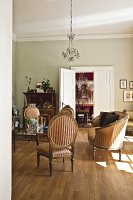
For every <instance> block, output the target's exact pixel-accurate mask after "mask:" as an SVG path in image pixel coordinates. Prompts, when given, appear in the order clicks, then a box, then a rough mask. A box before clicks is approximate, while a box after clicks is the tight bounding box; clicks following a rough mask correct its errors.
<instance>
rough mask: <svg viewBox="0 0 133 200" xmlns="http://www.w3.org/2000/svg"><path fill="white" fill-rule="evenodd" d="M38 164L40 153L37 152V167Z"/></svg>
mask: <svg viewBox="0 0 133 200" xmlns="http://www.w3.org/2000/svg"><path fill="white" fill-rule="evenodd" d="M39 164H40V154H38V153H37V167H39Z"/></svg>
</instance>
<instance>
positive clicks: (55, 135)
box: [36, 113, 78, 176]
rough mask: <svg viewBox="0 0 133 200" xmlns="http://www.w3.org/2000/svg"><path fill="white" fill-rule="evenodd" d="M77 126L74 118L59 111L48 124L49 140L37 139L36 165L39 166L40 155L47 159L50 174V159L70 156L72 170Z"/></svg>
mask: <svg viewBox="0 0 133 200" xmlns="http://www.w3.org/2000/svg"><path fill="white" fill-rule="evenodd" d="M77 131H78V126H77V123H76V121H75V119H74V118H73V117H72V116H70V115H65V114H64V113H60V114H58V115H56V116H54V117H53V118H52V119H51V121H50V123H49V126H48V139H49V142H47V143H46V142H43V143H39V137H38V140H37V148H36V151H37V165H38V167H39V161H40V156H45V157H47V158H48V159H49V166H50V176H52V161H53V159H54V158H60V157H62V158H63V162H64V157H66V156H69V157H70V158H71V171H73V158H74V143H75V139H76V136H77Z"/></svg>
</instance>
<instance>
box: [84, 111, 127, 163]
mask: <svg viewBox="0 0 133 200" xmlns="http://www.w3.org/2000/svg"><path fill="white" fill-rule="evenodd" d="M116 113H117V114H119V119H118V120H117V121H116V122H113V123H111V124H108V125H106V126H103V127H98V125H99V116H98V117H96V118H95V119H94V121H93V127H92V128H89V131H88V140H89V144H90V145H92V146H93V158H95V151H96V149H106V150H118V151H119V160H120V161H121V151H122V147H123V140H124V136H125V132H126V126H127V122H128V114H126V113H122V112H118V111H117V112H116ZM95 126H96V127H95Z"/></svg>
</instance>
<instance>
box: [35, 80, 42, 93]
mask: <svg viewBox="0 0 133 200" xmlns="http://www.w3.org/2000/svg"><path fill="white" fill-rule="evenodd" d="M36 89H37V92H41V93H42V92H44V91H43V89H42V82H37V83H36Z"/></svg>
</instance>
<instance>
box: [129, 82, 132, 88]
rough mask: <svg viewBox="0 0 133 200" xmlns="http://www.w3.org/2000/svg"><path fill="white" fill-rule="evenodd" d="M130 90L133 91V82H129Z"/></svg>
mask: <svg viewBox="0 0 133 200" xmlns="http://www.w3.org/2000/svg"><path fill="white" fill-rule="evenodd" d="M129 88H130V89H133V81H129Z"/></svg>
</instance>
